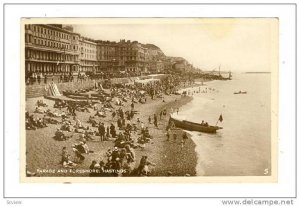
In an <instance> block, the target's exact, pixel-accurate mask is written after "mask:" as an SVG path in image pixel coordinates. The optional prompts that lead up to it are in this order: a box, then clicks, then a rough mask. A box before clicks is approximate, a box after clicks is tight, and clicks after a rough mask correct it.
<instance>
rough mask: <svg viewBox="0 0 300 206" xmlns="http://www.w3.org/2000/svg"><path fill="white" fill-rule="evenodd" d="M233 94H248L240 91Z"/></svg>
mask: <svg viewBox="0 0 300 206" xmlns="http://www.w3.org/2000/svg"><path fill="white" fill-rule="evenodd" d="M233 94H247V92H242V91H239V92H234V93H233Z"/></svg>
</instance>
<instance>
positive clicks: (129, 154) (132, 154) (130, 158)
mask: <svg viewBox="0 0 300 206" xmlns="http://www.w3.org/2000/svg"><path fill="white" fill-rule="evenodd" d="M125 151H126V154H127V162H128V163H131V162H134V161H135V152H134V150H133V149H132V148H131V147H130V145H128V144H127V145H125Z"/></svg>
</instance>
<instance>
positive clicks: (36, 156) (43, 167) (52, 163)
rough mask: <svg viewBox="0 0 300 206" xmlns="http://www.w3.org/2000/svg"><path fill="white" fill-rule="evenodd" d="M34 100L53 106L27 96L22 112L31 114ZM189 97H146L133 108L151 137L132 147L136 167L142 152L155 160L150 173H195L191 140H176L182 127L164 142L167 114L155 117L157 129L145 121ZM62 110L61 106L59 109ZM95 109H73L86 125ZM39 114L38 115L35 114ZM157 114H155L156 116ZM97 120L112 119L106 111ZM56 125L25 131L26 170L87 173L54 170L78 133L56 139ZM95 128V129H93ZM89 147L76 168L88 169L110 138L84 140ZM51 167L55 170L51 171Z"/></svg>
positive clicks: (101, 155)
mask: <svg viewBox="0 0 300 206" xmlns="http://www.w3.org/2000/svg"><path fill="white" fill-rule="evenodd" d="M38 99H43V101H44V102H45V103H47V105H48V108H51V109H53V104H54V102H53V101H51V100H47V99H44V98H31V99H28V100H27V102H26V111H28V112H30V113H32V112H33V111H34V109H35V102H36V101H37V100H38ZM191 100H192V97H189V96H186V97H184V96H180V95H168V96H165V97H164V101H165V102H163V100H162V99H159V98H157V99H154V100H151V99H149V100H147V103H146V104H136V105H135V110H137V111H139V114H138V115H136V116H135V117H134V120H136V119H137V118H140V120H141V121H142V122H144V123H145V125H146V126H148V127H149V131H150V135H152V136H153V139H152V141H151V143H148V144H146V147H145V148H144V149H141V148H137V149H135V153H136V162H135V166H136V167H137V166H138V164H139V161H140V159H141V157H142V156H143V155H147V156H148V158H149V160H150V161H151V162H153V163H155V166H151V170H152V172H151V176H168V175H171V176H194V175H196V170H195V168H196V164H197V155H196V153H195V144H194V142H193V141H192V140H191V139H188V141H187V142H186V144H185V145H184V147H183V148H181V144H180V141H181V140H182V130H179V129H178V130H176V133H177V140H176V141H174V140H173V138H172V137H171V139H170V141H167V137H166V130H165V128H166V125H167V123H168V120H169V116H168V115H167V116H166V117H164V118H162V119H161V120H160V119H159V118H158V119H159V120H158V128H155V127H154V125H153V124H148V117H149V115H151V116H152V117H153V115H154V114H159V113H160V111H162V110H164V109H166V110H167V112H168V114H169V113H170V112H171V111H172V110H174V109H177V108H180V107H181V106H182V105H185V104H187V103H188V102H190V101H191ZM129 108H130V103H126V104H125V105H124V109H129ZM62 110H64V109H62ZM94 113H95V112H91V113H87V112H77V115H78V118H80V120H81V121H82V123H83V124H84V125H87V121H88V118H89V116H90V115H94ZM35 115H36V116H39V117H42V116H43V115H42V114H35ZM158 116H159V115H158ZM98 120H99V121H101V122H104V123H105V125H106V126H107V125H109V124H110V123H111V122H112V118H111V115H110V114H109V115H108V116H107V117H105V118H100V117H98ZM59 127H60V125H53V124H49V125H48V127H46V128H42V129H37V130H26V153H27V155H26V162H27V169H28V170H29V171H31V172H35V173H37V175H38V176H88V175H89V173H86V172H83V173H81V174H78V173H75V174H74V173H65V172H57V170H59V169H62V166H61V164H60V160H61V150H62V148H63V147H67V152H68V153H69V154H71V155H72V154H73V151H72V149H71V145H72V144H74V143H76V142H78V139H79V135H80V134H77V133H74V132H70V133H69V134H70V135H73V136H72V138H70V139H68V140H66V141H56V140H55V139H54V138H53V137H54V132H55V131H56V129H57V128H59ZM93 130H95V131H96V130H97V128H93ZM87 144H88V146H89V148H90V150H93V151H94V153H90V154H88V155H85V157H86V159H85V160H84V162H83V163H81V164H78V165H77V166H76V169H88V168H89V166H90V164H91V162H92V161H93V160H96V161H100V160H102V159H103V160H104V159H105V158H106V157H105V154H106V152H107V150H108V149H109V148H112V147H113V145H114V142H113V140H108V141H104V142H100V141H99V136H95V139H94V140H93V141H88V142H87ZM51 170H55V171H56V172H54V173H52V172H51Z"/></svg>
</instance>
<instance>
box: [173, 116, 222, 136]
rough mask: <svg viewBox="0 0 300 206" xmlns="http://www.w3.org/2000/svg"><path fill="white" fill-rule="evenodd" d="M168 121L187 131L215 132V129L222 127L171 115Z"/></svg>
mask: <svg viewBox="0 0 300 206" xmlns="http://www.w3.org/2000/svg"><path fill="white" fill-rule="evenodd" d="M169 123H170V124H172V123H173V124H174V125H175V126H176V127H178V128H181V129H185V130H189V131H198V132H205V133H216V131H217V130H219V129H223V128H222V127H219V126H211V125H207V126H205V125H202V124H199V123H195V122H190V121H186V120H179V119H176V118H174V117H172V116H171V117H170V120H169Z"/></svg>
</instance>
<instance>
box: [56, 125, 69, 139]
mask: <svg viewBox="0 0 300 206" xmlns="http://www.w3.org/2000/svg"><path fill="white" fill-rule="evenodd" d="M70 137H72V136H66V135H65V134H64V133H63V131H61V130H60V129H59V128H58V129H57V130H56V132H55V138H56V139H57V140H61V141H64V140H67V139H69V138H70Z"/></svg>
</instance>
